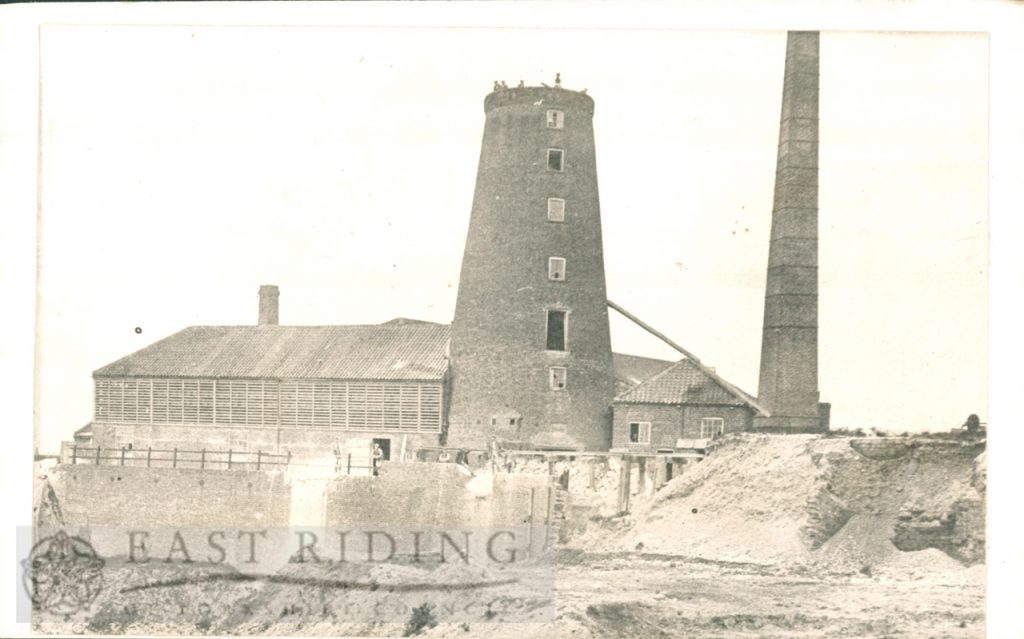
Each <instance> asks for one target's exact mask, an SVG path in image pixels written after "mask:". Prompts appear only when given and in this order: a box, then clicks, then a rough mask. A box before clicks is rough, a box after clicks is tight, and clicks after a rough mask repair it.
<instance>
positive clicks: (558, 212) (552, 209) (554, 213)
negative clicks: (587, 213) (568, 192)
mask: <svg viewBox="0 0 1024 639" xmlns="http://www.w3.org/2000/svg"><path fill="white" fill-rule="evenodd" d="M548 221H549V222H564V221H565V200H563V199H562V198H560V197H549V198H548Z"/></svg>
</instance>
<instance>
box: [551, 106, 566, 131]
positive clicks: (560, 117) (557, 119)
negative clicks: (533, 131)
mask: <svg viewBox="0 0 1024 639" xmlns="http://www.w3.org/2000/svg"><path fill="white" fill-rule="evenodd" d="M563 126H565V114H564V113H562V112H561V111H558V110H555V109H549V110H548V128H549V129H561V128H562V127H563Z"/></svg>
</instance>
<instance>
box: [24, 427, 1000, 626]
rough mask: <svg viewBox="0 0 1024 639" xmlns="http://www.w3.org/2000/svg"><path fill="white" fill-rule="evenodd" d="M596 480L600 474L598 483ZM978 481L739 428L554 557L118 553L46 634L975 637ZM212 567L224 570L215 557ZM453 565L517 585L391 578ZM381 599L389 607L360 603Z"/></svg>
mask: <svg viewBox="0 0 1024 639" xmlns="http://www.w3.org/2000/svg"><path fill="white" fill-rule="evenodd" d="M613 470H614V469H613ZM613 474H614V473H612V472H609V473H608V475H609V476H611V475H613ZM604 483H608V482H604ZM603 485H604V484H603V483H602V482H601V481H598V486H597V491H596V492H598V493H600V491H601V488H602V486H603ZM605 488H607V487H605ZM576 489H577V490H579V488H578V485H577V487H576ZM611 490H614V487H612V488H611V489H609V491H606V492H610V491H611ZM984 494H985V455H984V452H983V446H979V445H977V444H971V443H960V442H950V441H934V440H928V439H924V438H919V439H906V440H904V439H895V438H894V439H882V438H873V439H867V438H865V439H850V438H838V437H837V438H821V437H812V436H766V435H741V436H736V437H733V438H731V439H730V441H728V442H726V443H725V445H723V446H722V447H721V448H719V449H718V450H717V451H716V452H715V453H714V454H713V455H712V456H710V457H709V458H707V459H706V460H704V461H703V462H701V463H699V464H696V465H694V466H691V467H690V468H689V469H688V470H687V471H686V472H685V473H684V474H683V475H682V476H679V477H677V478H676V479H674V480H673V481H672V482H670V483H669V484H667V485H666V486H665V487H663V488H662V489H661V490H660V491H658V492H657V493H654V494H647V495H637V496H636V497H635V499H634V503H633V509H632V512H631V513H630V514H629V515H625V516H609V515H608V513H607V511H608V509H607V502H608V500H604V499H600V495H592V496H590V497H591V498H589V499H578V500H576V501H575V503H576V506H575V508H570V517H571V518H572V519H574V520H575V521H573V522H572V524H573V525H572V526H569V527H568V528H570V529H572V530H574V531H577V532H576V533H575V534H574V536H573V537H572V538H571V539H570V540H569V542H568V544H566V546H565V547H563V548H561V549H560V550H558V551H557V553H556V554H555V556H554V557H551V558H548V560H544V561H538V562H536V563H534V564H532V565H524V566H519V567H517V568H516V569H515V570H507V571H497V572H495V571H493V570H491V571H485V572H481V573H479V574H476V573H466V574H461V573H460V574H455V573H453V572H452V571H453V570H455V569H454V568H453V567H451V566H440V567H429V566H428V567H410V566H393V565H381V566H374V567H365V566H364V567H362V568H358V567H340V566H336V565H335V566H331V565H327V566H296V565H289V566H286V567H285V568H284V569H283V570H282V571H281V572H280V573H279V576H280V577H282V578H283V579H280V580H277V581H271V582H267V581H258V582H248V581H232V580H229V579H224V580H216V579H215V580H207V581H204V582H202V583H199V582H196V581H194V580H193V581H192V582H191V583H182V584H180V585H174V586H169V587H166V588H160V589H149V590H134V591H125V590H124V588H125V587H126V586H129V585H137V584H144V583H151V582H153V581H156V580H159V579H166V578H169V577H174V576H184V575H188V576H190V577H194V576H195V575H196V574H197V568H196V566H190V567H187V568H182V567H180V566H167V565H162V564H147V565H144V566H140V565H131V564H125V563H123V562H121V563H118V562H117V561H116V560H114V561H111V562H110V563H109V564H108V566H109V568H110V569H109V570H107V572H106V573H105V576H104V579H105V588H104V591H103V593H102V594H101V597H100V599H99V600H98V601H97V602H96V605H95V606H94V607H93V610H92V612H91V613H90V614H89V615H88V616H78V617H76V618H73V619H66V620H58V621H59V622H60V623H58V624H55V625H43V626H39V627H38V630H39V631H41V632H44V633H59V634H71V633H82V632H85V633H114V634H143V633H144V634H172V633H183V632H184V633H190V634H197V635H202V634H232V635H243V634H245V635H251V634H263V635H278V636H280V635H289V634H297V635H305V636H324V635H333V636H346V635H353V636H402V635H404V634H406V633H407V632H411V631H412V630H413V629H414V630H415V631H416V632H417V633H418V634H419V635H421V636H426V637H475V636H487V637H488V638H489V639H501V638H503V637H508V638H510V639H511V638H515V639H527V638H531V637H536V638H538V639H539V638H541V637H579V638H589V637H636V636H644V637H712V638H719V637H722V638H724V637H850V638H861V637H893V638H895V637H907V638H917V637H922V638H923V637H951V638H957V639H961V638H967V637H982V636H984V622H985V620H984V603H985V581H984V579H985V567H984V563H983V562H984V554H983V552H984V551H983V549H984ZM581 522H582V523H581ZM552 562H553V563H552ZM217 571H231V569H230V568H223V567H212V566H211V567H208V568H206V569H205V572H206V573H214V572H217ZM353 571H354V572H353ZM200 572H203V570H200ZM552 575H553V576H554V581H553V582H552V581H551V577H552ZM311 577H312V578H319V579H340V580H344V579H351V580H355V581H359V582H363V583H366V582H369V583H373V584H379V587H375V588H372V589H345V588H333V589H324V588H322V587H317V586H311V585H309V584H308V583H305V582H304V581H303V580H304V579H307V578H311ZM460 579H463V580H465V579H469V580H474V579H476V580H482V581H486V580H488V579H491V580H494V579H499V580H500V579H506V580H507V579H512V580H514V582H513V583H509V584H506V585H503V586H500V587H492V588H483V589H480V590H477V591H472V590H470V591H461V590H451V589H449V590H445V589H443V588H442V589H439V590H437V591H436V592H435V591H431V592H426V591H424V592H415V593H411V594H410V593H404V594H396V593H395V592H393V591H391V589H389V588H388V584H393V583H408V582H409V581H416V582H421V583H429V582H431V580H434V581H437V582H438V583H442V582H443V583H451V582H453V581H455V582H458V581H459V580H460ZM396 602H400V604H401V605H398V604H397V603H396ZM427 602H431V603H432V606H433V607H432V609H431V613H430V614H429V615H426V616H425V617H424V616H423V615H420V619H421V620H422V621H423V623H420V624H414V623H412V622H413V621H414V620H415V618H416V614H415V613H413V612H412V611H411V608H413V607H416V606H419V605H422V604H423V603H427ZM375 606H378V607H379V610H381V611H382V612H381V613H380V614H379V616H377V617H373V615H372V614H371V615H370V616H367V610H374V609H375ZM352 610H357V611H360V613H359V614H358V615H356V614H351V613H350V612H347V611H352ZM395 611H400V612H395ZM421 612H422V611H421ZM410 624H411V625H410Z"/></svg>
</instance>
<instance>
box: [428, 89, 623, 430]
mask: <svg viewBox="0 0 1024 639" xmlns="http://www.w3.org/2000/svg"><path fill="white" fill-rule="evenodd" d="M484 112H485V114H486V121H485V124H484V136H483V144H482V149H481V152H480V166H479V169H478V172H477V181H476V191H475V193H474V197H473V209H472V213H471V216H470V222H469V233H468V236H467V238H466V250H465V254H464V255H463V258H462V273H461V276H460V279H459V293H458V299H457V302H456V306H455V318H454V320H453V322H452V336H451V352H450V354H451V375H452V377H451V393H452V395H451V399H450V405H449V411H448V442H449V444H450V445H452V446H480V445H486V444H487V443H488V442H489V441H490V438H491V437H492V436H494V437H496V438H498V439H499V440H503V441H507V442H513V441H515V442H528V443H530V444H533V445H535V446H538V447H551V448H572V449H602V448H607V447H608V446H609V442H610V430H611V420H610V414H611V413H610V407H611V400H612V397H613V394H614V389H615V382H614V374H613V369H612V354H611V341H610V336H609V329H608V308H607V305H606V304H607V294H606V290H605V277H604V258H603V251H602V242H601V213H600V207H599V204H598V194H597V169H596V161H595V153H594V130H593V115H594V101H593V100H592V99H591V98H590V97H589V96H587V95H586V94H585V93H583V92H577V91H570V90H566V89H562V88H561V87H559V86H555V87H550V88H549V87H518V88H499V87H497V86H496V87H495V91H494V92H493V93H491V94H490V95H488V96H487V97H486V99H485V100H484Z"/></svg>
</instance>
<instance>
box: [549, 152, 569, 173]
mask: <svg viewBox="0 0 1024 639" xmlns="http://www.w3.org/2000/svg"><path fill="white" fill-rule="evenodd" d="M564 154H565V152H564V151H562V149H548V169H549V170H551V171H562V160H563V159H564V158H563V155H564Z"/></svg>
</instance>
